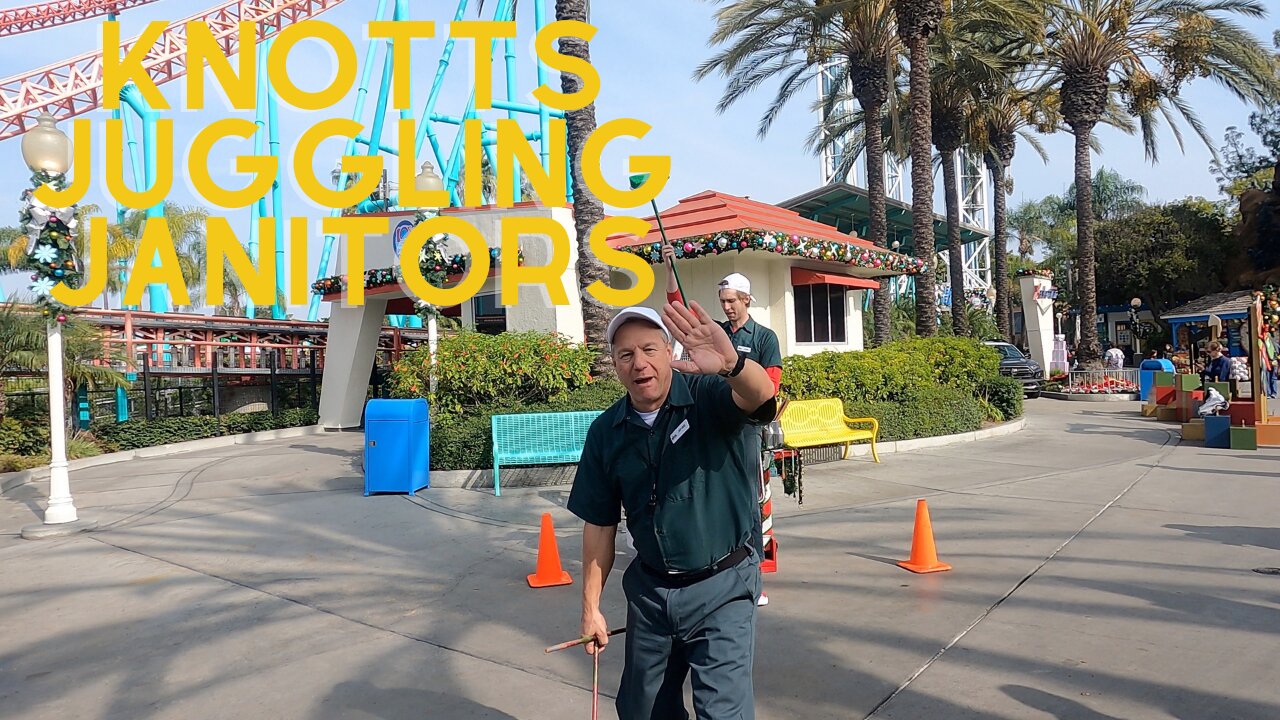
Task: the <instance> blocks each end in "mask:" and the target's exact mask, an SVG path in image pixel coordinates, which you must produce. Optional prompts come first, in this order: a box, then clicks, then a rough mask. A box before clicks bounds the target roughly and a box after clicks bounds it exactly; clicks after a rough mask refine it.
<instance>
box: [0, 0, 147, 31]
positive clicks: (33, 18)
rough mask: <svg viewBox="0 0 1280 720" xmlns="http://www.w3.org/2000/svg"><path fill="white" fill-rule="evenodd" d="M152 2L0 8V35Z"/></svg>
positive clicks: (67, 1) (82, 0)
mask: <svg viewBox="0 0 1280 720" xmlns="http://www.w3.org/2000/svg"><path fill="white" fill-rule="evenodd" d="M153 2H156V0H57V1H56V2H46V3H40V4H39V5H28V6H26V7H16V8H3V9H0V37H8V36H10V35H19V34H21V33H25V32H31V31H32V30H43V29H45V28H51V27H58V26H59V25H67V24H69V23H73V22H80V21H81V20H88V19H89V18H95V17H99V16H102V15H108V14H110V13H113V12H114V13H118V12H120V11H121V10H128V9H129V8H135V7H138V6H139V5H148V4H150V3H153Z"/></svg>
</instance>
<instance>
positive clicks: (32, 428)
mask: <svg viewBox="0 0 1280 720" xmlns="http://www.w3.org/2000/svg"><path fill="white" fill-rule="evenodd" d="M48 422H49V421H48V420H47V419H46V420H45V421H44V422H43V423H42V422H37V421H35V420H19V419H17V418H14V417H5V418H0V455H39V454H40V453H42V452H48V451H49V424H48Z"/></svg>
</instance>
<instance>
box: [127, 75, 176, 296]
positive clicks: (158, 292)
mask: <svg viewBox="0 0 1280 720" xmlns="http://www.w3.org/2000/svg"><path fill="white" fill-rule="evenodd" d="M120 99H121V100H123V101H124V102H125V103H127V104H128V105H129V107H131V108H133V111H134V112H136V113H138V117H140V118H142V156H143V159H144V160H145V163H144V168H145V170H146V174H145V179H144V187H143V188H139V189H140V190H142V189H149V188H151V187H152V186H153V185H154V184H155V182H156V115H157V113H156V112H155V111H154V110H152V109H151V107H150V106H149V105H147V101H146V98H144V97H142V92H141V91H140V90H138V87H137V86H136V85H134V84H133V83H128V84H126V85H125V86H124V87H123V88H121V89H120ZM161 217H164V202H163V201H161V202H160V203H159V204H157V205H153V206H152V207H149V208H147V221H148V222H149V221H151V220H153V219H155V218H161ZM151 266H152V267H159V266H160V253H159V252H156V254H155V255H153V256H152V257H151ZM147 297H148V299H149V300H150V305H149V307H148V308H147V309H148V310H150V311H151V312H168V311H169V299H168V298H167V297H165V287H164V285H161V284H158V283H156V284H152V285H151V286H149V287H148V288H147Z"/></svg>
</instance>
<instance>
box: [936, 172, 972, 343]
mask: <svg viewBox="0 0 1280 720" xmlns="http://www.w3.org/2000/svg"><path fill="white" fill-rule="evenodd" d="M938 154H940V155H942V193H943V194H944V195H946V198H947V266H948V267H947V269H948V270H949V271H950V274H951V332H953V333H954V334H956V335H968V334H969V314H968V312H967V310H968V306H969V303H968V301H967V300H966V299H965V294H964V246H963V245H961V244H960V187H959V185H960V183H959V181H958V179H957V178H956V149H955V148H951V147H948V149H946V150H944V149H942V148H938Z"/></svg>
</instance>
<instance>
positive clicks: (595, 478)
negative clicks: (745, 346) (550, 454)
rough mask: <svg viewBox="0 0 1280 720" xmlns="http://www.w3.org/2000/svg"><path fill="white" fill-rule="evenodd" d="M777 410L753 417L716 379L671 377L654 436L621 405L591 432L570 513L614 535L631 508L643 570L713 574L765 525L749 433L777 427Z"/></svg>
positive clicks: (627, 404)
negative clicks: (711, 569)
mask: <svg viewBox="0 0 1280 720" xmlns="http://www.w3.org/2000/svg"><path fill="white" fill-rule="evenodd" d="M775 410H776V404H775V400H774V399H770V400H769V401H768V402H766V403H765V404H764V405H763V406H762V407H760V408H759V409H758V410H756V412H755V413H753V414H752V415H751V416H748V415H747V413H744V412H743V411H742V410H740V409H739V408H738V406H737V405H736V404H735V403H734V401H733V394H732V390H731V388H730V387H729V383H728V382H727V381H726V380H725V379H724V378H722V377H719V376H714V375H684V374H681V373H672V376H671V390H670V392H669V393H668V395H667V401H666V403H664V404H663V406H662V407H661V408H660V409H659V411H658V415H657V417H656V418H655V419H654V423H653V427H652V428H651V427H649V426H648V425H646V424H645V423H644V420H642V419H641V418H640V416H639V415H638V414H637V413H636V411H635V410H634V409H633V408H632V407H631V401H630V399H629V398H627V397H623V398H622V399H621V400H619V401H618V402H616V403H614V404H613V405H612V406H611V407H610V408H609V409H608V410H606V411H604V413H602V414H601V415H600V417H598V418H596V420H595V422H594V423H592V425H591V429H590V430H589V431H588V432H587V440H586V444H585V446H584V447H583V451H582V460H581V461H580V462H579V463H578V470H577V475H576V476H575V477H574V481H573V489H572V490H571V491H570V493H569V504H568V507H569V511H570V512H572V513H573V514H574V515H577V516H578V517H579V518H581V519H583V520H584V521H586V522H588V523H591V524H593V525H604V526H608V525H616V524H618V523H619V522H620V520H621V510H622V509H623V508H625V509H626V511H627V528H628V530H629V531H630V533H631V535H632V539H633V540H634V542H635V546H636V554H637V555H638V556H639V558H640V560H641V561H642V562H643V563H645V564H646V565H648V566H650V567H652V568H654V569H656V570H660V571H668V572H687V571H691V570H699V569H702V568H705V567H707V566H708V565H711V564H712V563H714V562H715V561H717V560H719V559H720V558H722V557H724V556H725V555H728V554H729V553H731V552H733V551H734V550H736V549H737V548H738V547H740V546H742V545H743V544H745V543H746V542H747V541H748V540H749V539H750V538H751V531H752V527H753V524H756V523H759V514H758V513H759V508H758V504H757V502H756V483H757V482H758V481H759V478H757V477H755V474H756V473H757V472H758V467H757V465H758V462H759V459H758V458H752V457H751V455H752V453H753V451H752V450H751V449H750V448H748V447H747V445H746V444H745V433H743V427H744V426H745V425H747V424H760V423H767V422H769V421H770V420H772V419H773V415H774V413H775Z"/></svg>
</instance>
